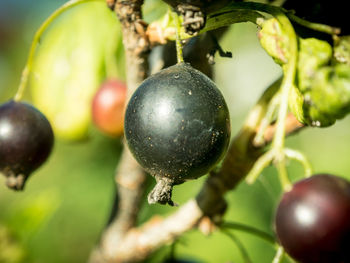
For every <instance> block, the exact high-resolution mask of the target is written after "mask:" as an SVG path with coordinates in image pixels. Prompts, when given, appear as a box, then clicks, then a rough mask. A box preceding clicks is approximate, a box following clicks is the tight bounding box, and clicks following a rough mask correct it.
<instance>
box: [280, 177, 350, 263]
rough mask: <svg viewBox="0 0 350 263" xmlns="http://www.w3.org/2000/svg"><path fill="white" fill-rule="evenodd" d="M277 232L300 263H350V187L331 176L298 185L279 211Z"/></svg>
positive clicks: (344, 181)
mask: <svg viewBox="0 0 350 263" xmlns="http://www.w3.org/2000/svg"><path fill="white" fill-rule="evenodd" d="M276 232H277V236H278V238H279V240H280V242H281V244H282V246H283V247H284V248H285V250H286V251H287V252H288V254H290V255H291V256H292V257H293V258H295V259H296V260H298V261H300V262H305V263H313V262H315V263H316V262H317V263H322V262H332V263H338V262H339V263H341V262H350V249H349V245H350V183H349V182H348V181H347V180H345V179H343V178H340V177H336V176H333V175H328V174H318V175H314V176H312V177H310V178H307V179H304V180H301V181H299V182H297V183H296V184H295V185H294V186H293V188H292V190H291V191H289V192H286V193H285V194H284V195H283V197H282V200H281V202H280V204H279V206H278V208H277V214H276Z"/></svg>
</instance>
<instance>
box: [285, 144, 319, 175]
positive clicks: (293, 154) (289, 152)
mask: <svg viewBox="0 0 350 263" xmlns="http://www.w3.org/2000/svg"><path fill="white" fill-rule="evenodd" d="M284 153H285V155H286V156H287V157H288V158H290V159H293V160H296V161H298V162H300V163H301V164H302V165H303V167H304V173H305V177H310V176H311V175H312V167H311V164H310V162H309V160H308V159H307V158H306V156H305V155H304V154H303V153H302V152H299V151H297V150H293V149H289V148H285V149H284Z"/></svg>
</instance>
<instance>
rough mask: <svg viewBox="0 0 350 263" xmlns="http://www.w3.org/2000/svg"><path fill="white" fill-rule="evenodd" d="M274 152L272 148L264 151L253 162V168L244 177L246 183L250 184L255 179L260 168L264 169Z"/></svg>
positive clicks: (259, 172) (260, 170)
mask: <svg viewBox="0 0 350 263" xmlns="http://www.w3.org/2000/svg"><path fill="white" fill-rule="evenodd" d="M274 156H275V153H274V151H273V150H270V151H268V152H266V153H264V154H263V155H262V156H261V157H260V158H259V159H258V160H257V161H256V162H255V163H254V166H253V168H252V169H251V170H250V172H249V173H248V175H247V177H246V182H247V183H248V184H252V183H254V182H255V181H256V179H257V178H258V177H259V175H260V174H261V172H262V170H264V169H265V168H266V167H267V166H268V165H269V164H270V163H271V162H272V160H273V158H274Z"/></svg>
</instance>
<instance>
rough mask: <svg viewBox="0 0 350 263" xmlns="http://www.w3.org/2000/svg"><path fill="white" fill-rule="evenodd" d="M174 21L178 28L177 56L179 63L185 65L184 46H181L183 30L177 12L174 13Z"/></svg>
mask: <svg viewBox="0 0 350 263" xmlns="http://www.w3.org/2000/svg"><path fill="white" fill-rule="evenodd" d="M172 15H173V19H174V22H175V28H176V55H177V63H178V64H179V63H183V62H184V58H183V54H182V44H181V38H180V30H181V24H180V19H179V16H178V15H177V14H176V12H172Z"/></svg>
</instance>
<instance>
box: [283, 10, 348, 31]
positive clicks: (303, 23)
mask: <svg viewBox="0 0 350 263" xmlns="http://www.w3.org/2000/svg"><path fill="white" fill-rule="evenodd" d="M286 15H287V16H288V18H289V19H290V20H292V21H293V22H295V23H297V24H299V25H301V26H303V27H306V28H310V29H312V30H315V31H319V32H323V33H326V34H330V35H338V34H340V31H341V30H340V28H338V27H332V26H328V25H324V24H319V23H313V22H310V21H307V20H305V19H302V18H300V17H298V16H296V15H294V14H293V13H292V12H286Z"/></svg>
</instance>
